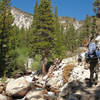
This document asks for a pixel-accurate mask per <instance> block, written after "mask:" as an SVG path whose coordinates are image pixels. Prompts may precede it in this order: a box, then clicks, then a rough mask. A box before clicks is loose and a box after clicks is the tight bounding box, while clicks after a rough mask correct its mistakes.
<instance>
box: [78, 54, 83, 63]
mask: <svg viewBox="0 0 100 100" xmlns="http://www.w3.org/2000/svg"><path fill="white" fill-rule="evenodd" d="M77 60H78V65H81V62H82V55H81V53H80V54H79V55H78V59H77Z"/></svg>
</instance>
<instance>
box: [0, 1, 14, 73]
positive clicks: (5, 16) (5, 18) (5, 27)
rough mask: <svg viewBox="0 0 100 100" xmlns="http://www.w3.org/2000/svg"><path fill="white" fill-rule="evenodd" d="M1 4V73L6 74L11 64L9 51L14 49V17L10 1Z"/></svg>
mask: <svg viewBox="0 0 100 100" xmlns="http://www.w3.org/2000/svg"><path fill="white" fill-rule="evenodd" d="M0 4H1V6H0V72H4V69H5V68H6V67H7V66H8V62H9V51H10V50H11V49H12V45H11V35H12V34H11V29H12V23H13V17H12V15H11V11H10V0H1V1H0ZM0 74H1V73H0Z"/></svg>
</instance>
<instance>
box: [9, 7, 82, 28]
mask: <svg viewBox="0 0 100 100" xmlns="http://www.w3.org/2000/svg"><path fill="white" fill-rule="evenodd" d="M11 13H12V15H13V16H14V18H15V20H14V24H16V25H17V26H18V27H19V28H21V27H24V28H25V29H28V28H29V27H30V25H31V23H32V20H33V16H32V14H29V13H26V12H24V11H21V10H20V9H18V8H16V7H12V8H11ZM59 22H60V23H61V24H62V25H63V26H64V29H66V26H68V25H69V24H71V23H73V25H74V27H75V29H78V28H80V26H81V25H82V21H78V20H76V19H75V18H70V17H59Z"/></svg>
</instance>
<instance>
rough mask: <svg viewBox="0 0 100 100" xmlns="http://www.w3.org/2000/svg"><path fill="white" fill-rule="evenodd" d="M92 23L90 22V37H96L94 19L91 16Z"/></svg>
mask: <svg viewBox="0 0 100 100" xmlns="http://www.w3.org/2000/svg"><path fill="white" fill-rule="evenodd" d="M91 19H92V22H91V35H92V36H93V37H96V35H97V33H96V27H97V26H96V17H95V16H93V17H92V18H91Z"/></svg>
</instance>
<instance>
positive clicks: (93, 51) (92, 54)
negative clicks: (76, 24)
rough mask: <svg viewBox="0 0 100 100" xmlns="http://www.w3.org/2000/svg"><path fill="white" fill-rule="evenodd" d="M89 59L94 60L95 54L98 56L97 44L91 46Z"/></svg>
mask: <svg viewBox="0 0 100 100" xmlns="http://www.w3.org/2000/svg"><path fill="white" fill-rule="evenodd" d="M88 49H89V57H90V58H93V57H94V54H96V49H97V45H96V43H95V42H93V43H90V44H89V48H88Z"/></svg>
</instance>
